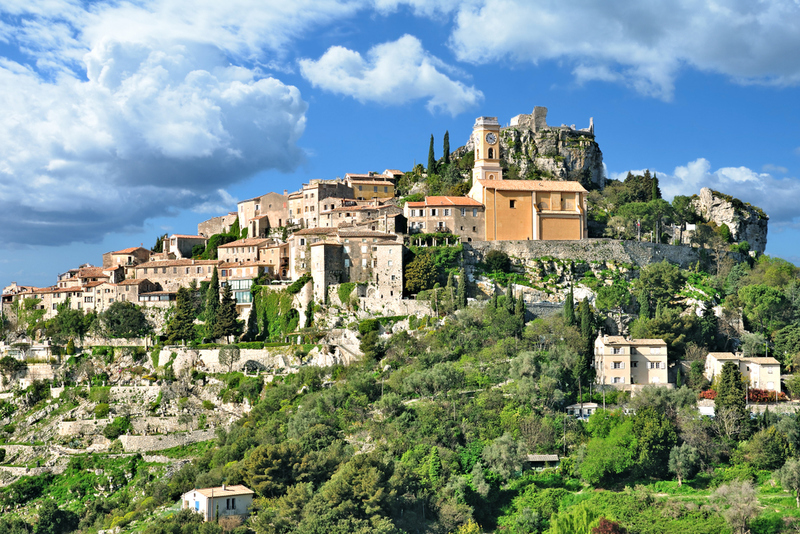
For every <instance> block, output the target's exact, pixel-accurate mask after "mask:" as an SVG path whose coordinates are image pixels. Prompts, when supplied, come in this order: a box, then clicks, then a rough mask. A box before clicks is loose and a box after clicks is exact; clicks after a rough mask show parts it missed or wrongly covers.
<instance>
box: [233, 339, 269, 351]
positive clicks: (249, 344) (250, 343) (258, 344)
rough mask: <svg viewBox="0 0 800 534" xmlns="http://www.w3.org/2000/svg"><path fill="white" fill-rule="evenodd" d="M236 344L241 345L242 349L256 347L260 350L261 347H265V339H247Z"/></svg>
mask: <svg viewBox="0 0 800 534" xmlns="http://www.w3.org/2000/svg"><path fill="white" fill-rule="evenodd" d="M236 346H237V347H239V348H240V349H256V350H260V349H263V348H264V342H263V341H245V342H242V343H237V344H236Z"/></svg>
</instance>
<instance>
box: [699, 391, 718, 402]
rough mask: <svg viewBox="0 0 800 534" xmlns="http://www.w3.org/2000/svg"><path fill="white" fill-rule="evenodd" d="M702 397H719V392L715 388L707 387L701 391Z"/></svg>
mask: <svg viewBox="0 0 800 534" xmlns="http://www.w3.org/2000/svg"><path fill="white" fill-rule="evenodd" d="M700 398H701V399H708V400H714V399H716V398H717V392H716V391H714V390H713V389H707V390H705V391H701V392H700Z"/></svg>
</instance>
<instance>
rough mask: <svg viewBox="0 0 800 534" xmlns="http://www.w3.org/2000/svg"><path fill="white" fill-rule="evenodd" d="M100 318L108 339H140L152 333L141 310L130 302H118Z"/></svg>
mask: <svg viewBox="0 0 800 534" xmlns="http://www.w3.org/2000/svg"><path fill="white" fill-rule="evenodd" d="M100 317H101V319H102V320H103V324H104V325H105V327H106V332H108V335H109V336H110V337H122V338H132V337H141V336H144V335H146V334H147V333H149V332H150V331H152V328H151V327H150V323H148V322H147V318H146V317H145V316H144V313H142V309H141V308H140V307H139V306H137V305H135V304H134V303H132V302H128V301H119V300H118V301H117V302H115V303H113V304H112V305H111V306H109V307H108V309H107V310H106V311H104V312H103V313H102V314H100Z"/></svg>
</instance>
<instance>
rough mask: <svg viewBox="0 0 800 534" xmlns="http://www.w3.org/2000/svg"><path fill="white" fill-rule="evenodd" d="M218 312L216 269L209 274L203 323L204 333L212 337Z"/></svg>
mask: <svg viewBox="0 0 800 534" xmlns="http://www.w3.org/2000/svg"><path fill="white" fill-rule="evenodd" d="M218 310H219V274H218V273H217V268H216V267H214V272H213V273H212V274H211V282H210V283H209V284H208V288H207V289H206V309H205V312H204V313H205V323H206V332H208V334H209V335H211V336H213V335H214V332H215V331H216V322H217V313H218Z"/></svg>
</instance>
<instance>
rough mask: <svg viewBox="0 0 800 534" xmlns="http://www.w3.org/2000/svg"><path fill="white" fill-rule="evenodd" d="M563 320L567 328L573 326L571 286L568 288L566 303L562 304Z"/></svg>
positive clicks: (573, 307)
mask: <svg viewBox="0 0 800 534" xmlns="http://www.w3.org/2000/svg"><path fill="white" fill-rule="evenodd" d="M564 319H566V321H567V324H568V325H569V326H573V325H574V324H575V295H574V293H573V291H572V284H570V286H569V293H567V301H566V302H565V303H564Z"/></svg>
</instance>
